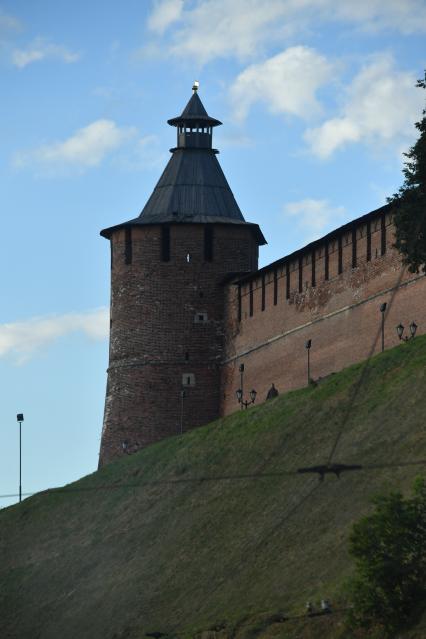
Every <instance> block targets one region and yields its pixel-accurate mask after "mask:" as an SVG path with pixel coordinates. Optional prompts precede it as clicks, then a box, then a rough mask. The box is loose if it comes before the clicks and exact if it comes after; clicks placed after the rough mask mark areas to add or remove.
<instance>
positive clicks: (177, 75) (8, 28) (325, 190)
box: [0, 0, 426, 506]
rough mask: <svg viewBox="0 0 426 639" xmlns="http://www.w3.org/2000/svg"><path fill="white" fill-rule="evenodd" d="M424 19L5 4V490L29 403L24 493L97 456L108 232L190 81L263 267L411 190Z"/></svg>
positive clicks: (0, 466)
mask: <svg viewBox="0 0 426 639" xmlns="http://www.w3.org/2000/svg"><path fill="white" fill-rule="evenodd" d="M425 32H426V2H425V1H424V0H388V1H387V2H386V3H385V2H383V1H382V0H368V1H367V0H356V1H354V0H340V2H338V3H336V2H335V0H304V2H301V1H299V2H295V1H294V0H158V1H153V2H150V1H148V0H146V1H144V2H141V1H140V0H125V1H124V2H122V3H117V2H112V1H110V0H103V1H102V2H100V1H98V0H92V1H91V2H89V3H88V2H83V1H81V0H75V1H74V2H72V3H71V2H65V1H64V0H55V1H53V0H38V1H37V2H28V0H26V1H23V0H14V1H13V2H0V74H1V76H2V77H1V86H2V99H1V118H0V129H1V140H2V144H1V147H0V172H1V184H2V189H1V190H0V203H1V211H2V231H3V235H2V237H3V241H2V250H1V251H0V261H1V273H2V280H1V281H2V295H1V306H0V308H1V313H0V388H1V398H2V399H1V402H0V493H1V494H9V493H15V492H16V491H17V487H18V427H17V424H16V413H18V412H24V414H25V422H24V424H23V491H24V492H34V491H38V490H42V489H44V488H48V487H50V486H57V485H61V484H64V483H67V482H69V481H72V480H74V479H77V478H78V477H81V476H82V475H85V474H87V473H90V472H92V471H94V470H95V469H96V466H97V459H98V450H99V439H100V433H101V426H102V414H103V402H104V392H105V383H106V372H105V371H106V367H107V364H108V361H107V360H108V305H109V246H108V242H107V241H106V240H105V239H103V238H101V237H99V231H100V229H102V228H105V227H108V226H111V225H113V224H117V223H119V222H122V221H124V220H127V219H130V218H132V217H135V216H136V215H137V214H139V212H140V211H141V209H142V207H143V205H144V204H145V202H146V199H147V198H148V196H149V195H150V193H151V191H152V189H153V188H154V186H155V183H156V181H157V180H158V178H159V176H160V174H161V171H162V169H163V168H164V166H165V164H166V162H167V160H168V157H169V153H168V149H169V148H170V147H172V146H173V145H174V143H175V130H174V129H171V128H170V127H168V126H167V124H166V120H167V119H168V118H170V117H174V116H176V115H178V114H179V113H180V112H181V111H182V109H183V107H184V106H185V104H186V102H187V100H188V99H189V97H190V95H191V86H192V83H193V81H194V80H195V79H197V80H199V81H200V91H199V95H200V97H201V99H202V101H203V103H204V105H205V107H206V109H207V111H208V112H209V114H210V115H212V116H213V117H216V118H218V119H220V120H221V121H222V122H223V123H224V126H223V127H220V128H219V129H216V130H215V146H216V147H218V148H219V149H220V151H221V154H220V156H219V161H220V162H221V165H222V167H223V169H224V171H225V175H226V176H227V178H228V181H229V183H230V185H231V188H232V190H233V192H234V195H235V196H236V198H237V201H238V203H239V205H240V208H241V210H242V211H243V213H244V215H245V217H246V219H247V220H249V221H253V222H257V223H259V224H260V225H261V227H262V230H263V232H264V234H265V237H266V239H267V240H268V242H269V244H268V246H267V247H264V248H263V249H262V253H261V265H264V264H267V263H268V262H270V261H272V260H274V259H278V258H279V257H281V256H283V255H285V254H286V253H288V252H291V251H293V250H295V249H296V248H298V247H300V246H302V245H303V244H306V243H308V242H309V241H311V240H312V239H314V238H315V237H320V236H321V235H323V234H325V233H326V232H328V231H329V230H331V229H332V228H334V227H336V226H339V225H341V224H343V223H344V222H346V221H348V220H350V219H352V218H355V217H358V216H359V215H362V214H363V213H366V212H367V211H370V210H373V209H374V208H377V207H378V206H381V205H382V204H384V202H385V200H386V196H388V195H391V194H392V193H393V192H394V191H395V190H396V189H397V188H398V187H399V186H400V184H401V182H402V174H401V168H402V161H403V156H402V153H403V151H404V150H407V148H408V147H409V146H410V144H412V143H413V142H414V140H415V139H416V131H415V128H414V122H415V121H416V120H418V119H419V118H420V116H421V109H422V106H423V102H424V96H423V95H422V92H421V91H420V90H419V89H416V88H415V86H414V85H415V82H416V79H417V78H419V77H421V76H422V75H423V69H424V68H425ZM165 393H167V389H165ZM14 501H16V499H15V498H11V499H2V500H1V502H0V506H1V505H7V504H10V503H13V502H14Z"/></svg>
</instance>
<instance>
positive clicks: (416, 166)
mask: <svg viewBox="0 0 426 639" xmlns="http://www.w3.org/2000/svg"><path fill="white" fill-rule="evenodd" d="M417 86H418V87H420V88H422V89H426V72H425V78H424V79H423V80H419V81H418V82H417ZM416 128H417V129H418V130H419V131H420V137H419V139H418V140H417V142H416V143H415V144H414V146H412V147H411V148H410V150H409V151H408V153H405V154H404V155H405V157H406V158H408V159H407V160H406V162H405V168H404V170H403V173H404V176H405V180H404V184H403V185H402V186H401V188H400V189H399V191H398V192H397V193H395V194H394V195H393V196H392V197H391V198H388V202H389V204H392V205H393V207H394V208H395V213H394V222H395V227H396V241H395V246H396V248H397V249H398V250H399V251H400V252H401V253H402V256H403V262H404V264H406V265H408V269H409V270H410V271H411V272H413V273H418V272H419V271H420V270H422V271H424V272H425V273H426V110H425V109H423V118H422V119H421V120H420V122H416Z"/></svg>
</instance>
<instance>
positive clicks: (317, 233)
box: [283, 198, 345, 242]
mask: <svg viewBox="0 0 426 639" xmlns="http://www.w3.org/2000/svg"><path fill="white" fill-rule="evenodd" d="M283 211H284V215H285V217H286V218H291V219H292V221H294V222H295V223H296V225H297V227H298V228H299V229H300V231H301V232H302V234H303V237H304V240H305V242H312V241H313V240H317V239H318V238H320V237H322V236H323V235H325V234H326V233H327V232H328V231H329V230H331V229H333V228H336V226H339V224H341V223H342V220H343V217H344V214H345V209H344V207H343V206H332V205H331V204H330V203H329V201H328V200H315V199H311V198H306V199H304V200H299V201H297V202H288V203H287V204H285V206H284V208H283Z"/></svg>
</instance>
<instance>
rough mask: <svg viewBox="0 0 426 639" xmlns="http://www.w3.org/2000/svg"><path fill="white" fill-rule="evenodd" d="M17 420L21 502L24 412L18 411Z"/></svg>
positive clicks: (20, 495)
mask: <svg viewBox="0 0 426 639" xmlns="http://www.w3.org/2000/svg"><path fill="white" fill-rule="evenodd" d="M16 421H17V422H18V423H19V502H21V501H22V472H21V468H22V436H21V431H22V422H23V421H24V414H23V413H18V414H17V415H16Z"/></svg>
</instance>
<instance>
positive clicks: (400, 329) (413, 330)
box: [396, 321, 417, 342]
mask: <svg viewBox="0 0 426 639" xmlns="http://www.w3.org/2000/svg"><path fill="white" fill-rule="evenodd" d="M409 328H410V335H409V336H407V335H404V334H403V333H404V330H405V326H404V325H403V324H401V322H400V323H399V324H398V326H397V327H396V332H397V335H398V337H399V339H400V340H401V342H408V340H410V339H413V337H415V336H416V331H417V324H416V322H414V321H413V322H411V324H410V327H409Z"/></svg>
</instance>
